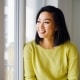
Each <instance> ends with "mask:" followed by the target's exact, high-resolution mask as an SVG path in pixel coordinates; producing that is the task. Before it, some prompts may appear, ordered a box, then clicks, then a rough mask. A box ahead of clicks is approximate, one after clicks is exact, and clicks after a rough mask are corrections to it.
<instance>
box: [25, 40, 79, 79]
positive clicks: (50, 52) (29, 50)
mask: <svg viewBox="0 0 80 80" xmlns="http://www.w3.org/2000/svg"><path fill="white" fill-rule="evenodd" d="M78 64H79V63H78V51H77V49H76V47H75V46H74V45H73V44H72V43H71V42H66V43H64V44H62V45H60V46H56V47H54V48H53V49H45V48H43V47H41V46H40V45H37V44H36V43H35V41H31V42H29V43H26V44H25V46H24V80H78V75H79V70H78V69H79V68H78Z"/></svg>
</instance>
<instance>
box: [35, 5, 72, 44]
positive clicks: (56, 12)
mask: <svg viewBox="0 0 80 80" xmlns="http://www.w3.org/2000/svg"><path fill="white" fill-rule="evenodd" d="M42 12H49V13H52V15H53V20H54V22H55V26H56V28H57V31H56V32H55V34H54V35H53V37H54V44H55V45H60V44H63V43H64V42H66V41H70V36H69V33H68V30H67V27H66V22H65V18H64V14H63V12H62V11H61V9H59V8H56V7H54V6H50V5H48V6H44V7H42V8H41V9H40V11H39V12H38V14H37V16H36V23H37V20H38V17H39V15H40V13H42ZM42 40H43V39H42V38H40V37H39V35H38V33H37V32H36V36H35V42H36V43H37V44H40V41H42Z"/></svg>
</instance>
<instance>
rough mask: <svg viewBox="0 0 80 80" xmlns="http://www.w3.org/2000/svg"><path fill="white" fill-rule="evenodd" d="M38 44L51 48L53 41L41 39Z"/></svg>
mask: <svg viewBox="0 0 80 80" xmlns="http://www.w3.org/2000/svg"><path fill="white" fill-rule="evenodd" d="M40 45H41V46H42V47H43V48H47V49H51V48H53V47H54V41H53V39H43V41H41V42H40Z"/></svg>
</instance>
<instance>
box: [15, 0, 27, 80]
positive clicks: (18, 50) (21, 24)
mask: <svg viewBox="0 0 80 80" xmlns="http://www.w3.org/2000/svg"><path fill="white" fill-rule="evenodd" d="M25 16H26V0H15V19H14V20H15V22H14V23H15V29H14V30H15V34H14V35H15V38H14V39H15V40H14V41H15V45H14V47H15V61H14V62H15V63H14V65H15V66H14V67H15V69H14V70H15V72H14V78H15V79H14V80H23V47H24V43H25V27H26V18H25Z"/></svg>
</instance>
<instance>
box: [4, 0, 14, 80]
mask: <svg viewBox="0 0 80 80" xmlns="http://www.w3.org/2000/svg"><path fill="white" fill-rule="evenodd" d="M4 23H5V25H4V27H5V53H4V60H5V63H4V65H5V80H14V0H5V6H4Z"/></svg>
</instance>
